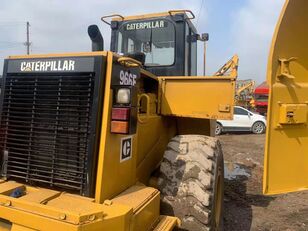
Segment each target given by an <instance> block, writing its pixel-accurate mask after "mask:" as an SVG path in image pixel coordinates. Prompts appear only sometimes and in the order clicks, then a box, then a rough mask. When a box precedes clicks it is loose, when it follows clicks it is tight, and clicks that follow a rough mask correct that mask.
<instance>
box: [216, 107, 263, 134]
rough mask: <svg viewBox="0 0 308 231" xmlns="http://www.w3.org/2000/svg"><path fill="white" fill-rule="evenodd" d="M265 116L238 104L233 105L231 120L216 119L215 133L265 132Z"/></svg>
mask: <svg viewBox="0 0 308 231" xmlns="http://www.w3.org/2000/svg"><path fill="white" fill-rule="evenodd" d="M265 127H266V118H265V117H264V116H262V115H259V114H256V113H253V112H251V111H248V110H247V109H245V108H243V107H239V106H235V107H234V116H233V120H217V123H216V129H215V134H216V135H219V134H221V133H222V132H228V131H251V132H253V133H255V134H261V133H263V132H265Z"/></svg>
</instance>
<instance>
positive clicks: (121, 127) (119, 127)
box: [111, 121, 129, 134]
mask: <svg viewBox="0 0 308 231" xmlns="http://www.w3.org/2000/svg"><path fill="white" fill-rule="evenodd" d="M111 132H112V133H120V134H128V132H129V123H128V121H111Z"/></svg>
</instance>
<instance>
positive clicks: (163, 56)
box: [116, 19, 175, 66]
mask: <svg viewBox="0 0 308 231" xmlns="http://www.w3.org/2000/svg"><path fill="white" fill-rule="evenodd" d="M118 33H119V34H118V44H117V46H116V47H117V52H119V53H123V54H127V53H137V52H142V53H144V54H145V66H170V65H172V64H173V63H174V59H175V28H174V25H173V24H172V22H170V21H168V20H161V19H160V20H147V21H135V22H127V23H125V24H123V25H122V26H121V27H120V29H119V32H118Z"/></svg>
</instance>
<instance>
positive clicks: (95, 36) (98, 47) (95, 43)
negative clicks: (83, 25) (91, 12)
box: [88, 25, 104, 51]
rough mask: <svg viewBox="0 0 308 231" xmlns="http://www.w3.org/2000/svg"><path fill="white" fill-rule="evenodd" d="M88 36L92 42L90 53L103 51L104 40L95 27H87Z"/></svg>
mask: <svg viewBox="0 0 308 231" xmlns="http://www.w3.org/2000/svg"><path fill="white" fill-rule="evenodd" d="M88 34H89V37H90V39H91V40H92V51H103V50H104V39H103V36H102V34H101V32H100V31H99V28H98V26H97V25H90V26H89V27H88Z"/></svg>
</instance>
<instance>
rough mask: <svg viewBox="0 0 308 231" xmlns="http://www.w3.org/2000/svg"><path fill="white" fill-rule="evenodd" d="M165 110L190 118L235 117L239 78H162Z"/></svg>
mask: <svg viewBox="0 0 308 231" xmlns="http://www.w3.org/2000/svg"><path fill="white" fill-rule="evenodd" d="M161 88H162V99H161V113H162V114H163V115H174V116H180V117H190V118H204V119H232V118H233V106H234V92H235V78H227V77H169V78H162V79H161Z"/></svg>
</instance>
